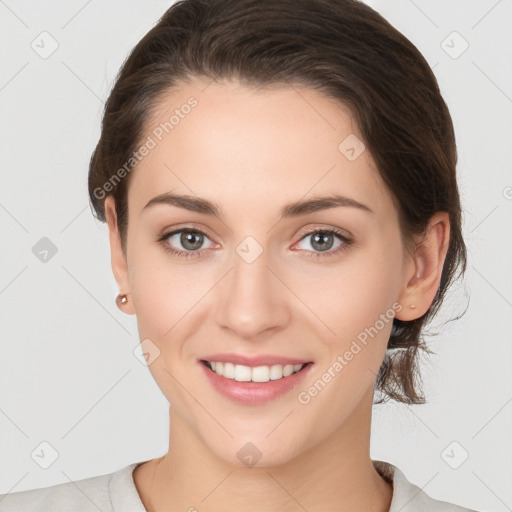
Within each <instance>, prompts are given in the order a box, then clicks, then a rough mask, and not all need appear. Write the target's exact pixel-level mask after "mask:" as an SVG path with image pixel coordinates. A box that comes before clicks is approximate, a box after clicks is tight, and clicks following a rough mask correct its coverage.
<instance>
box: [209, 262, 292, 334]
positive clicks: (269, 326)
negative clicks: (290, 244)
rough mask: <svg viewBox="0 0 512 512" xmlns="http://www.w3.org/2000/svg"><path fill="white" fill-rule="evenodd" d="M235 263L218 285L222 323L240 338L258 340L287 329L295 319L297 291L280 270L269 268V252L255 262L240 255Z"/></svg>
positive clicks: (219, 319)
mask: <svg viewBox="0 0 512 512" xmlns="http://www.w3.org/2000/svg"><path fill="white" fill-rule="evenodd" d="M232 262H233V268H232V269H231V271H230V272H229V273H228V275H226V276H225V278H224V279H223V281H222V283H220V286H219V287H218V290H219V296H218V302H217V304H218V308H217V310H216V316H217V318H216V321H217V322H218V325H219V326H220V327H221V328H222V329H224V330H229V331H231V332H232V333H233V334H234V335H235V336H236V337H237V338H240V339H245V340H254V341H257V340H259V339H261V338H262V336H263V335H268V334H270V333H275V332H278V331H279V330H281V329H284V328H285V327H286V326H287V324H288V323H289V321H290V318H291V314H290V308H289V302H288V301H289V299H290V297H292V296H293V294H292V293H291V292H290V291H289V290H288V288H287V287H286V285H285V284H284V283H283V281H284V279H283V278H282V277H281V278H280V276H279V275H278V274H279V272H276V270H274V269H271V268H270V267H269V265H268V263H269V262H268V261H267V258H266V253H265V252H263V253H262V254H261V255H260V256H259V257H258V258H257V259H256V260H255V261H253V262H247V261H245V260H244V259H243V258H242V257H239V256H238V254H237V255H236V256H235V257H234V258H233V260H232Z"/></svg>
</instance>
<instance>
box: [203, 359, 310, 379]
mask: <svg viewBox="0 0 512 512" xmlns="http://www.w3.org/2000/svg"><path fill="white" fill-rule="evenodd" d="M203 363H204V364H206V366H207V367H208V368H210V370H212V371H213V372H215V373H216V374H217V375H220V376H222V377H225V378H226V379H231V380H236V381H238V382H268V381H269V380H279V379H283V378H285V377H289V376H290V375H292V374H294V373H297V372H299V371H300V370H302V368H303V367H304V366H305V365H304V364H287V365H282V364H274V365H272V366H255V367H251V366H244V365H241V364H233V363H227V362H221V361H203Z"/></svg>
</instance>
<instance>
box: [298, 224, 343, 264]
mask: <svg viewBox="0 0 512 512" xmlns="http://www.w3.org/2000/svg"><path fill="white" fill-rule="evenodd" d="M308 237H312V238H311V241H310V242H309V245H310V246H311V247H312V248H313V252H311V251H310V250H309V249H306V250H307V252H309V254H308V256H310V257H313V258H323V257H329V256H334V255H336V254H338V253H340V252H341V251H344V250H345V249H347V248H348V247H349V246H350V244H351V243H352V240H351V239H350V238H348V237H346V236H345V235H344V234H343V233H342V232H341V231H339V230H337V229H334V228H331V229H323V228H322V229H314V230H312V231H309V232H307V233H306V234H305V235H303V236H302V238H301V239H300V242H302V241H303V240H306V239H307V238H308ZM335 238H337V239H338V240H339V241H340V243H339V244H338V245H337V246H336V248H335V249H332V246H333V243H334V239H335ZM300 242H299V243H300Z"/></svg>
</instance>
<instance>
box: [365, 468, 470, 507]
mask: <svg viewBox="0 0 512 512" xmlns="http://www.w3.org/2000/svg"><path fill="white" fill-rule="evenodd" d="M373 464H374V466H375V469H376V470H377V471H378V472H379V473H380V474H381V475H382V477H383V478H385V479H386V480H388V481H389V482H392V484H393V497H392V499H391V505H390V508H389V512H399V511H400V512H477V511H475V510H473V509H469V508H465V507H462V506H460V505H456V504H455V503H449V502H447V501H441V500H436V499H434V498H432V497H430V496H429V495H428V494H427V493H426V492H425V491H423V490H422V489H420V488H419V487H418V486H417V485H415V484H413V483H412V482H410V481H409V480H407V478H406V477H405V475H404V474H403V473H402V471H400V470H399V469H398V468H397V467H396V466H394V465H393V464H390V463H389V462H383V461H373Z"/></svg>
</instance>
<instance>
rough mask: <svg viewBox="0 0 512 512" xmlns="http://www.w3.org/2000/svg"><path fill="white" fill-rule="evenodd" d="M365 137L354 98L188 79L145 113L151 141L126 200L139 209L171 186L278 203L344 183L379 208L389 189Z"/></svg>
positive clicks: (248, 202) (227, 198)
mask: <svg viewBox="0 0 512 512" xmlns="http://www.w3.org/2000/svg"><path fill="white" fill-rule="evenodd" d="M361 139H362V137H361V136H360V132H359V129H358V127H357V126H356V124H355V122H354V120H353V119H352V116H351V115H350V111H349V110H348V108H346V107H345V106H344V105H342V104H341V103H339V102H337V101H335V100H334V99H331V98H328V97H326V96H325V95H323V94H322V93H321V92H319V91H315V90H313V89H307V88H299V87H295V86H294V87H291V86H287V87H284V86H283V87H280V88H273V89H268V88H259V89H257V88H254V87H246V86H242V85H240V84H239V83H237V82H225V83H217V82H202V81H198V80H196V81H191V82H189V83H184V84H181V85H180V86H179V87H177V88H175V89H173V90H172V91H169V93H167V94H166V95H165V96H164V97H163V98H162V99H161V101H160V102H159V104H158V107H157V108H156V109H155V110H154V111H153V113H152V115H151V117H150V118H149V119H148V120H147V121H146V126H145V130H144V134H143V136H142V137H141V141H142V143H144V142H146V146H147V147H149V148H150V149H149V150H148V151H146V153H147V154H146V156H144V158H142V160H141V161H140V162H139V164H138V166H137V167H136V168H135V170H134V171H133V172H134V175H133V176H132V182H131V185H130V189H129V195H128V197H129V208H130V210H132V211H134V214H135V215H137V214H139V213H141V211H142V209H143V207H144V206H145V205H146V203H147V202H148V201H149V200H150V199H151V198H153V197H154V196H156V195H159V194H162V193H166V192H171V191H172V192H176V193H180V194H189V195H198V196H201V197H205V198H211V199H212V200H213V201H215V202H216V203H218V204H221V205H224V204H225V205H227V206H226V208H225V209H226V210H229V206H228V205H229V204H230V203H233V205H235V204H236V203H238V206H240V202H243V205H244V206H245V209H246V211H251V208H254V207H258V205H260V206H261V205H264V206H265V208H266V209H269V208H272V209H274V208H273V206H272V205H273V204H274V203H275V211H276V212H277V211H278V209H279V208H280V207H281V205H282V204H284V203H287V202H290V201H296V200H297V199H299V198H301V197H307V196H308V195H323V194H325V193H331V194H332V193H337V194H343V195H345V196H349V197H351V198H353V199H355V200H357V201H360V202H362V203H365V204H368V205H369V206H370V207H371V208H372V209H373V210H374V211H378V210H379V209H383V208H386V207H389V206H390V205H391V202H390V197H389V196H388V194H387V192H386V190H385V187H384V183H383V182H382V180H381V178H380V176H379V174H378V171H377V169H376V167H375V164H374V161H373V158H372V157H371V155H370V154H369V151H366V150H364V145H363V143H362V141H361ZM361 151H362V152H361ZM354 157H355V158H354ZM253 211H254V210H253ZM273 213H274V212H273Z"/></svg>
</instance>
